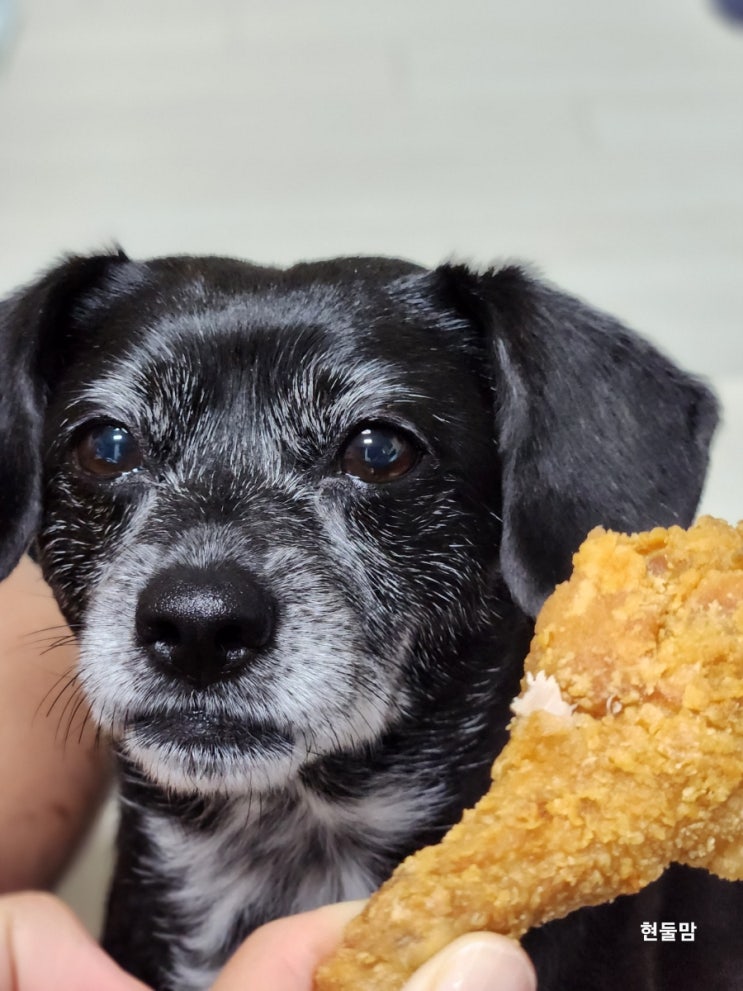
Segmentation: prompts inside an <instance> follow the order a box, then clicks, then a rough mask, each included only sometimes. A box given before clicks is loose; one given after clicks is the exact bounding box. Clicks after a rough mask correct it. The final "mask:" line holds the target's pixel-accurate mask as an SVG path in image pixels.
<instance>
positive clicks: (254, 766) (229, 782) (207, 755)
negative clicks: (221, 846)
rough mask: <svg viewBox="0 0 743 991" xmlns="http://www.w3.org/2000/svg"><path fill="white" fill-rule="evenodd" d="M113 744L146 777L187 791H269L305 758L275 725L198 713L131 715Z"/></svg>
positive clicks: (283, 782) (171, 788) (289, 776)
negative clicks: (241, 721)
mask: <svg viewBox="0 0 743 991" xmlns="http://www.w3.org/2000/svg"><path fill="white" fill-rule="evenodd" d="M118 743H119V746H120V747H121V749H122V750H123V752H124V753H125V754H126V755H127V757H129V758H130V759H131V760H132V761H134V763H135V764H137V765H138V766H139V767H140V769H141V770H142V771H143V772H144V774H145V776H146V777H147V778H148V779H149V780H150V781H152V782H153V783H155V784H157V785H159V786H160V787H162V788H164V789H166V790H168V791H173V792H177V793H180V794H189V795H193V794H199V795H225V796H233V795H240V794H248V793H255V792H267V791H272V790H274V789H277V788H281V787H282V786H284V785H286V784H287V782H288V781H290V780H291V779H292V778H293V777H294V776H295V775H296V773H297V771H298V770H299V768H300V766H301V765H302V764H303V762H304V760H305V759H306V757H307V751H306V747H305V746H303V745H302V744H301V743H300V742H299V741H297V740H296V739H294V738H293V737H292V736H290V735H289V734H288V733H285V732H283V731H282V730H280V729H279V728H278V727H276V726H273V725H269V724H256V723H252V724H249V725H246V724H245V723H240V722H237V721H232V720H227V719H215V718H214V717H213V716H212V717H206V716H204V715H200V714H198V713H192V714H188V715H186V714H183V713H180V714H178V715H159V714H158V715H151V714H150V715H140V716H137V717H134V718H131V717H130V718H129V719H128V720H127V724H126V727H125V728H124V729H123V732H122V734H121V736H120V738H119V740H118Z"/></svg>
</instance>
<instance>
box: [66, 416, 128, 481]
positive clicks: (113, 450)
mask: <svg viewBox="0 0 743 991" xmlns="http://www.w3.org/2000/svg"><path fill="white" fill-rule="evenodd" d="M75 454H76V456H77V461H78V464H79V465H80V467H81V468H82V469H83V471H85V472H87V473H88V474H89V475H97V476H98V477H99V478H115V477H116V476H117V475H123V474H124V473H125V472H128V471H134V470H135V469H136V468H141V467H142V452H141V451H140V449H139V444H137V442H136V440H135V439H134V437H132V435H131V434H130V433H129V431H128V430H127V429H126V427H122V426H119V425H118V424H115V423H104V424H98V425H97V426H95V427H91V428H89V429H88V430H87V431H86V432H85V433H84V434H83V435H82V437H81V438H80V439H79V440H78V442H77V445H76V447H75Z"/></svg>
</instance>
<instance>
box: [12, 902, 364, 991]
mask: <svg viewBox="0 0 743 991" xmlns="http://www.w3.org/2000/svg"><path fill="white" fill-rule="evenodd" d="M363 906H364V902H363V901H357V902H341V903H340V904H338V905H327V906H326V907H325V908H319V909H316V910H315V911H314V912H303V913H302V914H301V915H291V916H289V917H288V918H286V919H278V920H277V921H276V922H269V923H268V925H265V926H261V928H260V929H256V931H255V932H254V933H253V934H252V935H251V936H249V937H248V938H247V939H246V940H245V942H244V943H243V945H242V946H241V947H240V949H239V950H238V951H237V953H235V955H234V956H233V957H232V958H231V960H230V961H229V962H228V963H227V966H226V967H225V968H224V970H223V971H222V973H221V974H220V975H219V978H218V979H217V981H216V983H215V984H214V985H213V987H212V991H266V988H270V989H271V991H312V980H313V975H314V973H315V969H316V967H317V965H318V964H319V963H320V961H321V960H323V959H324V958H325V957H327V956H328V955H329V954H330V953H331V952H332V951H333V950H334V949H335V947H336V946H337V945H338V942H339V941H340V938H341V933H342V932H343V928H344V926H345V925H346V923H347V922H348V921H349V920H350V919H352V918H353V916H354V915H358V913H359V912H360V911H361V909H362V908H363ZM24 991H25V988H24Z"/></svg>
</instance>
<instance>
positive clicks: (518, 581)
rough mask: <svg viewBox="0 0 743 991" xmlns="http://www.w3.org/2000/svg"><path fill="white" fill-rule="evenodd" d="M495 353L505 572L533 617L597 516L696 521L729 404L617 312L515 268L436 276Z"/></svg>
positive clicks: (622, 525)
mask: <svg viewBox="0 0 743 991" xmlns="http://www.w3.org/2000/svg"><path fill="white" fill-rule="evenodd" d="M435 278H436V280H437V288H438V292H439V294H440V298H442V297H443V298H444V299H446V300H447V301H448V304H449V306H450V307H454V309H455V310H456V311H457V312H458V313H460V314H461V315H464V316H465V317H466V318H467V319H468V321H469V322H470V323H473V324H474V325H475V326H476V327H477V331H478V333H479V334H480V335H481V336H482V338H483V340H484V341H485V345H486V348H487V351H488V354H489V361H490V367H491V377H492V382H493V389H494V396H495V411H496V412H495V424H496V439H497V442H498V445H499V449H500V453H501V459H502V470H503V480H502V488H503V491H502V500H503V504H502V512H503V541H502V547H501V567H502V571H503V575H504V578H505V580H506V582H507V584H508V586H509V588H510V590H511V593H512V595H513V596H514V598H515V599H516V601H517V602H518V603H519V605H520V606H521V607H522V608H523V609H525V610H526V611H527V612H528V613H530V614H532V615H535V614H536V613H537V611H538V610H539V608H540V607H541V604H542V602H543V601H544V599H545V598H546V596H547V595H548V594H549V593H550V592H551V591H552V589H553V588H554V586H555V584H556V583H557V582H559V581H562V580H564V579H565V578H566V577H567V576H568V574H569V571H570V566H571V557H572V554H573V553H574V552H575V550H576V549H577V547H578V545H579V544H580V543H581V541H582V540H583V539H584V537H585V536H586V534H587V533H588V531H589V530H590V529H591V528H592V527H593V526H595V525H597V524H602V525H603V526H606V527H609V528H612V529H618V530H622V531H629V532H632V531H638V530H645V529H648V528H650V527H653V526H669V525H671V524H674V523H677V524H680V525H682V526H688V525H689V524H690V523H691V521H692V518H693V515H694V512H695V510H696V507H697V503H698V501H699V496H700V494H701V490H702V485H703V482H704V476H705V472H706V468H707V461H708V447H709V442H710V439H711V436H712V433H713V431H714V428H715V425H716V422H717V404H716V401H715V398H714V396H713V395H712V393H711V392H710V391H709V390H708V389H707V388H706V387H705V386H704V385H703V384H702V383H701V382H699V381H697V380H696V379H694V378H692V377H691V376H689V375H687V374H685V373H684V372H682V371H680V370H679V369H678V368H677V367H676V366H675V365H674V364H672V363H671V362H670V361H669V360H668V359H667V358H665V357H664V356H663V355H661V354H660V353H659V352H658V351H657V350H656V349H655V348H654V347H653V346H652V345H650V344H649V343H648V342H646V341H644V340H643V339H642V338H640V337H638V336H637V335H636V334H634V333H633V332H632V331H630V330H628V329H626V328H625V327H623V326H622V325H621V324H620V323H618V322H617V321H616V320H614V319H613V318H611V317H609V316H607V315H606V314H604V313H601V312H598V311H597V310H594V309H592V308H591V307H589V306H587V305H585V304H584V303H582V302H581V301H579V300H577V299H575V298H573V297H572V296H569V295H567V294H565V293H562V292H560V291H558V290H556V289H554V288H552V287H550V286H548V285H545V284H543V283H541V282H539V281H538V280H535V279H533V278H531V277H529V276H528V275H526V274H525V273H524V272H523V271H522V270H521V269H519V268H516V267H508V268H504V269H501V270H500V271H490V272H486V273H484V274H482V275H478V274H475V273H473V272H472V271H470V270H469V269H468V268H466V267H465V266H459V265H451V266H442V267H441V268H440V269H437V270H436V272H435Z"/></svg>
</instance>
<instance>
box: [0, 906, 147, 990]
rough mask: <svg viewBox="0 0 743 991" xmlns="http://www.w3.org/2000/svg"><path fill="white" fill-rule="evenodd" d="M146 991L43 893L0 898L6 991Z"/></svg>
mask: <svg viewBox="0 0 743 991" xmlns="http://www.w3.org/2000/svg"><path fill="white" fill-rule="evenodd" d="M50 988H54V989H55V991H147V989H146V988H145V985H144V984H141V983H140V982H139V981H136V980H135V979H134V978H133V977H129V976H128V975H127V974H125V973H124V971H123V970H121V969H120V968H119V967H118V966H117V965H116V964H115V963H114V962H113V960H111V958H110V957H108V956H106V954H105V953H104V952H103V950H102V949H101V948H100V947H99V946H98V945H97V943H96V942H95V941H94V940H93V938H92V936H90V935H89V934H88V933H87V932H86V931H85V929H84V928H83V926H82V924H81V923H80V922H78V920H77V919H76V918H75V916H74V915H73V913H72V912H71V911H70V910H69V909H68V908H67V907H66V906H65V905H63V904H62V902H60V901H58V899H56V898H53V897H52V896H51V895H47V894H42V893H40V892H34V893H28V894H21V895H6V896H4V897H2V898H0V989H2V991H49V989H50Z"/></svg>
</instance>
